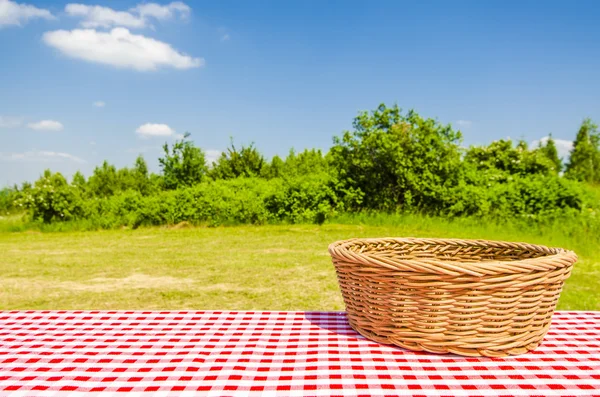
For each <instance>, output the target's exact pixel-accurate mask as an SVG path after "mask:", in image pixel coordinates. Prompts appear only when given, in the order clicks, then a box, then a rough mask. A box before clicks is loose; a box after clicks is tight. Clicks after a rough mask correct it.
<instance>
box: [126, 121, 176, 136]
mask: <svg viewBox="0 0 600 397" xmlns="http://www.w3.org/2000/svg"><path fill="white" fill-rule="evenodd" d="M135 132H137V133H138V135H140V136H142V137H145V138H148V137H153V136H171V135H173V134H175V130H174V129H172V128H171V127H169V126H168V125H166V124H153V123H146V124H142V125H140V126H139V127H138V129H137V130H135Z"/></svg>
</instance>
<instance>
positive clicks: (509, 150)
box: [465, 139, 560, 179]
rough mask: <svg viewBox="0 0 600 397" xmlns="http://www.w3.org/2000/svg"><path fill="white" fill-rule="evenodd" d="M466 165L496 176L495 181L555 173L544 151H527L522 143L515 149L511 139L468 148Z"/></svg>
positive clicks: (538, 149)
mask: <svg viewBox="0 0 600 397" xmlns="http://www.w3.org/2000/svg"><path fill="white" fill-rule="evenodd" d="M559 161H560V160H559ZM465 163H466V164H467V165H469V166H472V167H474V168H475V169H476V170H478V171H483V172H486V173H487V174H488V175H489V176H492V175H495V176H494V178H495V179H498V178H501V179H506V177H508V176H509V175H531V174H541V175H551V174H555V173H556V165H555V164H554V163H553V162H552V160H551V159H550V158H548V156H547V155H546V153H545V152H544V149H543V148H541V147H540V148H536V149H533V150H530V149H529V148H528V146H527V142H525V141H523V140H520V141H519V142H518V143H517V145H516V146H513V141H512V140H511V139H506V140H505V139H500V140H497V141H493V142H492V143H490V144H489V145H488V146H471V147H470V148H469V149H468V150H467V152H466V154H465Z"/></svg>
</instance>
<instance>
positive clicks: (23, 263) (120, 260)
mask: <svg viewBox="0 0 600 397" xmlns="http://www.w3.org/2000/svg"><path fill="white" fill-rule="evenodd" d="M2 222H4V223H5V225H4V226H6V224H8V223H10V222H12V223H14V224H17V223H18V220H16V219H15V218H4V219H3V220H1V221H0V223H2ZM338 222H340V223H338V224H326V225H323V226H316V225H278V226H273V225H271V226H235V227H220V228H192V227H179V228H178V227H171V228H166V227H164V228H151V229H138V230H113V231H95V232H62V233H40V232H39V231H31V230H30V231H25V232H16V233H7V232H3V233H0V309H2V310H11V309H171V310H173V309H198V310H200V309H206V310H208V309H232V310H255V309H256V310H340V309H343V302H342V299H341V295H340V293H339V290H338V286H337V280H336V277H335V272H334V269H333V266H332V264H331V260H330V257H329V255H328V253H327V245H328V244H329V243H330V242H332V241H335V240H339V239H345V238H350V237H384V236H417V237H458V238H485V239H501V240H509V241H527V242H531V243H540V244H547V245H552V246H561V247H565V248H570V249H573V250H575V251H576V252H577V253H578V254H579V257H580V260H579V262H578V263H577V264H576V265H575V269H574V271H573V274H572V276H571V278H570V279H569V280H568V281H567V284H566V285H565V288H564V290H563V293H562V296H561V300H560V302H559V308H560V309H571V310H600V296H599V294H598V290H599V287H600V281H599V279H600V247H599V246H598V245H597V241H598V239H597V238H596V237H594V236H589V239H588V238H586V237H585V236H583V237H582V236H581V235H573V236H569V235H568V234H565V233H562V232H560V233H559V232H556V231H553V230H551V229H550V230H547V231H545V232H539V231H537V232H533V231H527V230H523V229H522V228H521V229H520V228H518V227H506V226H504V227H502V226H494V225H487V224H480V223H477V222H473V221H458V222H450V221H446V220H440V219H435V218H422V217H414V216H413V217H401V216H398V217H391V218H388V217H385V216H380V217H378V218H372V219H369V220H368V223H369V224H370V226H367V225H364V224H352V223H358V220H357V219H354V218H340V219H338ZM344 223H345V224H344ZM5 229H6V227H4V230H5ZM0 230H3V228H2V227H0Z"/></svg>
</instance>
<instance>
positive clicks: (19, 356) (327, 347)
mask: <svg viewBox="0 0 600 397" xmlns="http://www.w3.org/2000/svg"><path fill="white" fill-rule="evenodd" d="M89 392H92V393H95V394H96V395H113V394H119V393H118V392H129V394H133V395H136V394H140V395H142V394H143V395H148V394H149V395H160V396H163V395H211V396H223V395H282V396H300V395H320V396H329V395H407V394H411V395H420V396H433V395H436V396H437V395H447V396H491V395H502V396H525V395H539V396H557V395H561V396H562V395H577V396H591V395H600V312H557V313H556V314H555V315H554V319H553V323H552V328H551V329H550V331H549V332H548V335H547V336H546V338H545V340H544V343H543V344H542V345H541V346H540V347H539V348H538V349H537V350H536V351H535V352H532V353H528V354H525V355H522V356H516V357H510V358H503V359H494V358H469V357H460V356H453V355H435V354H429V353H420V352H411V351H407V350H404V349H401V348H396V347H393V346H385V345H380V344H377V343H374V342H371V341H369V340H366V339H364V338H362V337H361V336H360V335H358V334H357V333H355V332H354V331H353V330H352V329H351V328H350V327H349V326H348V323H347V321H346V317H345V315H344V314H343V313H337V312H326V313H317V312H216V311H212V312H192V311H182V312H172V311H169V312H123V311H110V312H109V311H14V312H0V395H2V396H4V395H7V394H8V395H16V396H22V395H27V396H29V395H35V396H47V395H83V394H86V393H89Z"/></svg>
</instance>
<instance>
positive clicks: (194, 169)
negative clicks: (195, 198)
mask: <svg viewBox="0 0 600 397" xmlns="http://www.w3.org/2000/svg"><path fill="white" fill-rule="evenodd" d="M189 137H190V133H189V132H186V133H185V135H184V136H183V138H182V139H181V140H178V141H176V142H175V143H174V144H173V145H172V146H171V149H170V150H169V144H168V143H165V144H164V145H163V151H164V153H165V155H164V157H161V158H159V159H158V161H159V163H160V168H161V170H162V173H163V183H164V186H165V188H167V189H178V188H180V187H185V186H193V185H195V184H197V183H200V182H201V181H202V179H203V178H204V176H205V175H206V172H207V167H206V159H205V157H204V152H203V151H202V149H200V148H199V147H196V146H194V143H193V142H192V141H189V140H188V138H189Z"/></svg>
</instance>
